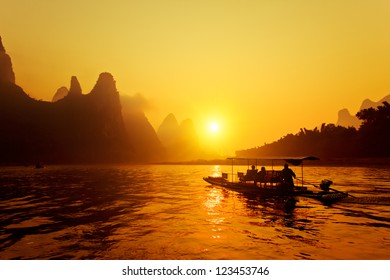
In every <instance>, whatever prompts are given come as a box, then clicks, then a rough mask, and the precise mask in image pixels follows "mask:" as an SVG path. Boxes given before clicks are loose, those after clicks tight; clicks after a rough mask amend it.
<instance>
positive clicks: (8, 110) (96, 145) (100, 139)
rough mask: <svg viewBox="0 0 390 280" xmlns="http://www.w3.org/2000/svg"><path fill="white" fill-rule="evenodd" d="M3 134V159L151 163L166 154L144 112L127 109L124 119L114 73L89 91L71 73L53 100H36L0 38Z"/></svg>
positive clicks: (0, 131) (0, 120)
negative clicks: (20, 83) (19, 79)
mask: <svg viewBox="0 0 390 280" xmlns="http://www.w3.org/2000/svg"><path fill="white" fill-rule="evenodd" d="M129 111H131V113H129ZM0 135H1V137H0V163H3V164H20V163H23V164H24V163H26V164H27V163H33V162H37V161H42V162H45V163H114V162H134V161H136V162H147V161H149V160H154V159H156V158H157V157H159V156H161V155H162V154H163V148H162V146H161V143H159V141H158V139H157V135H156V133H155V132H154V130H153V128H152V127H151V125H150V123H149V122H148V120H147V119H146V117H145V115H144V114H143V112H142V111H139V110H135V109H134V108H133V110H127V115H126V123H125V121H124V118H123V116H122V106H121V99H120V96H119V92H118V90H117V88H116V82H115V80H114V78H113V76H112V75H111V74H110V73H101V74H100V75H99V78H98V80H97V82H96V84H95V86H94V88H93V89H92V90H91V92H90V93H88V94H83V93H82V90H81V86H80V83H79V81H78V80H77V78H76V77H75V76H73V77H71V83H70V88H69V90H67V88H66V87H62V88H60V89H59V90H58V91H57V92H56V94H55V96H54V97H53V102H45V101H38V100H35V99H33V98H31V97H29V96H28V94H27V93H25V92H24V91H23V89H22V88H21V87H19V86H17V85H16V84H15V74H14V72H13V69H12V63H11V58H10V57H9V56H8V54H7V53H6V51H5V48H4V46H3V44H2V41H1V38H0Z"/></svg>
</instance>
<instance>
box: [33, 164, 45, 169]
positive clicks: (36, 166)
mask: <svg viewBox="0 0 390 280" xmlns="http://www.w3.org/2000/svg"><path fill="white" fill-rule="evenodd" d="M35 168H36V169H39V168H44V166H43V164H42V162H36V163H35Z"/></svg>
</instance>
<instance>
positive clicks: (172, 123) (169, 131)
mask: <svg viewBox="0 0 390 280" xmlns="http://www.w3.org/2000/svg"><path fill="white" fill-rule="evenodd" d="M157 135H158V137H159V139H160V141H161V143H162V145H163V146H164V147H165V149H166V159H167V160H170V161H183V160H184V161H185V160H193V159H198V158H199V156H200V150H199V143H198V135H197V133H196V130H195V127H194V124H193V122H192V120H191V119H185V120H184V121H182V122H181V123H180V124H179V123H178V121H177V119H176V117H175V116H174V115H173V114H172V113H171V114H168V115H167V116H166V117H165V119H164V120H163V122H162V123H161V125H160V126H159V128H158V130H157Z"/></svg>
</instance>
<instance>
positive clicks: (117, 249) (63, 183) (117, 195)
mask: <svg viewBox="0 0 390 280" xmlns="http://www.w3.org/2000/svg"><path fill="white" fill-rule="evenodd" d="M244 168H245V167H244ZM243 170H244V169H243ZM215 171H224V172H230V171H231V167H230V166H219V167H216V166H211V165H210V166H197V165H191V166H185V165H139V166H48V167H46V168H44V169H33V168H26V167H2V168H1V170H0V193H1V195H0V213H1V215H0V259H390V257H389V256H390V237H389V236H390V169H389V168H388V167H380V168H368V167H307V168H305V174H304V176H305V180H306V181H308V182H311V183H314V184H318V183H319V182H320V181H321V180H322V179H325V178H327V179H330V180H332V181H333V182H334V185H333V187H334V188H336V189H338V190H340V191H348V192H349V193H350V194H351V195H353V196H354V197H348V198H346V199H345V200H343V201H341V202H339V203H336V204H334V205H332V206H326V205H323V204H322V203H320V202H318V201H315V200H312V199H309V198H298V201H297V202H296V203H295V204H291V203H290V202H288V201H287V200H286V199H284V198H268V199H266V198H261V197H248V196H244V195H242V194H239V193H236V192H233V191H229V190H226V189H223V188H221V187H216V186H211V185H209V184H208V183H206V182H204V181H203V180H202V177H203V176H208V175H211V174H212V173H213V172H215ZM294 171H296V173H297V175H298V174H300V168H296V169H294ZM313 189H315V188H314V187H313Z"/></svg>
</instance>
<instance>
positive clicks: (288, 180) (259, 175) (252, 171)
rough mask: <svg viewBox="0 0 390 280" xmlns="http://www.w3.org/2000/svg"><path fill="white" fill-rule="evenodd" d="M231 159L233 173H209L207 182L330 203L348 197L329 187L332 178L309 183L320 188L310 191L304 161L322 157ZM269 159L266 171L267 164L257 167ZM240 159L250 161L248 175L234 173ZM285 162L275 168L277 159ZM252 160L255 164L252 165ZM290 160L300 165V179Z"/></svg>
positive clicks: (239, 190) (250, 191) (239, 172)
mask: <svg viewBox="0 0 390 280" xmlns="http://www.w3.org/2000/svg"><path fill="white" fill-rule="evenodd" d="M228 159H230V160H232V171H231V173H230V174H229V173H222V174H221V175H220V176H208V177H204V178H203V180H205V181H206V182H207V183H209V184H211V185H217V186H221V187H224V188H227V189H230V190H233V191H237V192H241V193H245V194H251V195H260V196H304V197H309V198H313V199H316V200H319V201H321V202H323V203H326V204H330V203H333V202H336V201H339V200H341V199H343V198H345V197H347V196H348V193H345V192H341V191H338V190H335V189H332V188H330V186H331V185H332V183H333V182H332V181H330V180H326V179H324V180H322V181H321V184H320V186H317V185H314V184H309V185H310V186H314V187H316V188H318V189H319V190H316V191H314V190H311V189H309V187H310V186H308V184H304V180H303V162H304V161H305V160H319V158H317V157H312V156H310V157H293V158H292V157H290V158H284V157H283V158H239V157H234V158H228ZM264 160H269V161H271V165H272V170H265V168H264V167H262V168H261V170H258V169H257V163H258V162H259V161H264ZM239 161H247V163H248V169H247V172H246V174H244V172H241V171H238V172H237V174H235V173H234V166H235V165H236V166H237V165H238V164H237V162H239ZM276 161H284V162H285V164H284V168H283V169H281V170H274V162H276ZM249 163H254V164H253V165H252V166H251V168H249ZM288 163H290V164H292V165H301V178H298V177H297V176H296V174H295V173H294V172H293V171H292V170H291V169H289V167H288ZM293 178H294V179H296V180H299V181H300V182H301V185H300V186H297V185H295V184H294V182H293Z"/></svg>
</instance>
